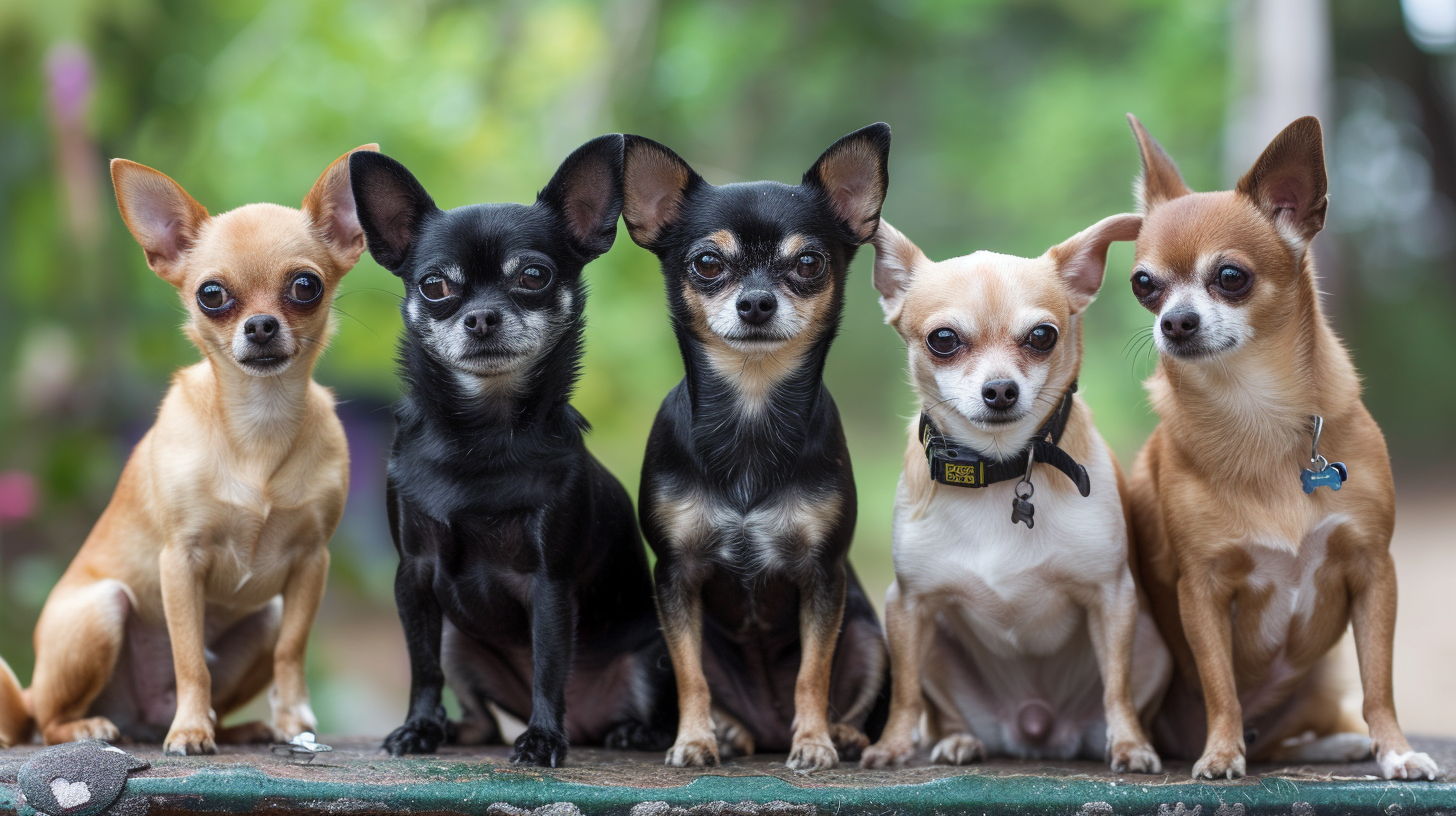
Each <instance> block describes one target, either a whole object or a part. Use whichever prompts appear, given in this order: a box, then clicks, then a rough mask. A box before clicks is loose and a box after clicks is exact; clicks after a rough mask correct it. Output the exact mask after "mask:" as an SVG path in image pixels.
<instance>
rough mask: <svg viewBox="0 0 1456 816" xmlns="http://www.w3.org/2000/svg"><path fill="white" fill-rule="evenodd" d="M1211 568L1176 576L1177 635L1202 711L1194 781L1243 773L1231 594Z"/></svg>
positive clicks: (1241, 713)
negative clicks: (1204, 736)
mask: <svg viewBox="0 0 1456 816" xmlns="http://www.w3.org/2000/svg"><path fill="white" fill-rule="evenodd" d="M1214 573H1216V569H1214V568H1212V567H1205V566H1201V565H1200V567H1198V568H1195V569H1193V570H1188V569H1185V570H1184V571H1183V574H1182V576H1181V577H1179V579H1178V606H1179V609H1180V615H1181V617H1182V619H1183V633H1184V635H1185V636H1186V637H1187V638H1188V646H1189V648H1190V649H1192V651H1193V660H1194V662H1195V663H1197V664H1198V681H1199V684H1200V685H1202V687H1203V702H1204V705H1205V707H1206V708H1207V710H1208V741H1207V742H1206V743H1205V744H1204V746H1203V756H1202V757H1201V758H1200V759H1199V760H1198V762H1196V763H1195V764H1194V765H1193V776H1194V778H1195V779H1218V778H1219V777H1228V778H1229V779H1235V778H1237V777H1240V776H1243V775H1244V767H1245V760H1244V753H1245V745H1244V714H1243V707H1242V706H1241V705H1240V704H1239V694H1238V686H1237V685H1236V683H1235V680H1234V645H1233V622H1232V620H1231V615H1232V608H1231V607H1232V601H1233V599H1232V597H1231V596H1230V591H1229V590H1228V589H1227V588H1224V587H1222V586H1219V585H1217V584H1216V581H1217V578H1216V577H1210V576H1211V575H1213V574H1214Z"/></svg>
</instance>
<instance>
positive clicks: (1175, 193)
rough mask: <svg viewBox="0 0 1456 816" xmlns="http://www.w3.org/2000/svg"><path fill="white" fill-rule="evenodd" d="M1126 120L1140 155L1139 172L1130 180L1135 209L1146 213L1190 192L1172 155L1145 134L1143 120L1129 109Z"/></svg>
mask: <svg viewBox="0 0 1456 816" xmlns="http://www.w3.org/2000/svg"><path fill="white" fill-rule="evenodd" d="M1127 123H1128V124H1129V125H1131V126H1132V135H1133V137H1135V138H1136V139H1137V143H1138V152H1140V153H1141V154H1142V159H1143V172H1142V174H1141V175H1139V176H1138V177H1137V181H1135V182H1133V195H1135V196H1136V197H1137V202H1138V211H1139V212H1141V213H1143V214H1145V215H1146V214H1147V212H1148V211H1149V210H1151V209H1152V208H1153V207H1156V206H1157V205H1159V204H1162V203H1163V202H1164V201H1168V200H1170V199H1174V198H1177V197H1179V196H1185V195H1188V194H1189V193H1191V192H1193V191H1192V190H1190V189H1188V185H1187V184H1184V183H1183V176H1182V175H1181V174H1180V173H1179V172H1178V165H1176V164H1174V163H1173V159H1172V158H1170V157H1169V156H1168V153H1167V152H1166V151H1164V150H1163V146H1162V145H1160V144H1158V140H1157V139H1154V138H1153V137H1152V136H1149V135H1148V132H1147V130H1146V129H1144V128H1143V123H1142V122H1139V121H1138V118H1137V117H1136V116H1133V115H1132V114H1130V113H1129V114H1128V115H1127Z"/></svg>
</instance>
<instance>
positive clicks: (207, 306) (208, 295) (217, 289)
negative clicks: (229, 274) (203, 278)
mask: <svg viewBox="0 0 1456 816" xmlns="http://www.w3.org/2000/svg"><path fill="white" fill-rule="evenodd" d="M197 305H198V306H201V307H202V310H203V311H206V312H221V311H223V310H224V309H226V308H227V307H229V306H231V305H233V296H232V295H230V294H228V290H226V289H224V288H223V286H222V284H220V283H218V282H217V281H208V282H207V283H204V284H202V286H201V287H200V288H199V289H198V290H197Z"/></svg>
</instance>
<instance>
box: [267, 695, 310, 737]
mask: <svg viewBox="0 0 1456 816" xmlns="http://www.w3.org/2000/svg"><path fill="white" fill-rule="evenodd" d="M273 730H275V731H277V732H278V733H279V734H280V735H282V737H283V740H282V741H283V742H287V741H289V740H291V739H293V738H294V737H296V736H298V735H299V734H302V733H303V732H305V731H307V732H309V733H311V734H317V733H318V717H315V716H314V714H313V708H312V707H311V706H310V705H309V704H308V703H301V704H299V705H294V706H289V707H288V708H285V709H281V710H279V711H276V712H274V714H273Z"/></svg>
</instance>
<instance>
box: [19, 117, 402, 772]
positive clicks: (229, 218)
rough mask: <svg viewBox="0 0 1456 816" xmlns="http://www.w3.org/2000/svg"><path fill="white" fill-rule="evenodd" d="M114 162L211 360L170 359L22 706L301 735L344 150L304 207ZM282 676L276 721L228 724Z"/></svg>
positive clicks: (347, 237) (242, 737) (144, 239)
mask: <svg viewBox="0 0 1456 816" xmlns="http://www.w3.org/2000/svg"><path fill="white" fill-rule="evenodd" d="M376 149H378V148H377V146H375V145H367V146H365V147H362V148H359V149H358V151H356V152H371V151H374V150H376ZM111 175H112V180H113V182H114V184H115V187H116V197H117V202H118V203H119V204H120V206H121V215H122V218H123V220H124V221H125V222H126V225H127V227H128V228H129V229H130V230H131V233H132V235H133V236H135V237H136V239H137V242H138V243H140V244H141V245H142V249H143V250H145V252H146V258H147V264H148V265H149V266H150V267H151V268H152V269H153V270H154V271H155V272H156V273H157V274H158V275H159V276H161V277H162V279H163V280H165V281H167V282H168V283H170V284H172V285H173V286H175V287H176V288H177V291H178V293H179V294H180V295H181V296H182V302H183V304H184V306H185V308H186V309H187V315H188V320H187V334H188V336H189V337H190V338H191V339H192V342H193V343H195V344H196V345H197V347H198V348H199V349H201V350H202V353H203V355H204V356H205V357H206V358H207V359H206V360H204V361H203V362H200V363H198V364H196V365H193V366H190V367H188V368H185V369H183V370H182V371H180V372H178V373H177V375H176V376H175V377H174V378H173V380H172V387H171V389H170V390H168V392H167V396H166V398H165V399H164V400H163V401H162V407H161V409H160V410H159V411H158V412H157V421H156V423H155V424H154V425H153V426H152V428H151V429H150V430H149V431H147V433H146V435H145V436H143V437H142V440H141V442H139V443H137V446H136V449H135V450H134V451H133V452H132V455H131V458H130V459H128V460H127V463H126V467H125V469H123V470H122V474H121V481H120V482H119V483H118V484H117V487H116V492H115V494H113V496H112V499H111V503H110V504H109V505H107V507H106V510H105V511H104V512H103V513H102V515H101V518H100V519H99V520H98V521H97V522H96V526H95V528H93V529H92V531H91V535H90V536H89V537H87V539H86V542H85V543H84V544H83V545H82V546H81V551H80V552H79V553H77V555H76V558H75V559H74V560H73V561H72V562H71V565H70V567H69V568H67V570H66V572H65V574H64V575H62V576H61V580H60V582H59V583H58V584H57V585H56V587H55V589H54V590H52V591H51V594H50V597H49V598H47V600H46V604H45V608H44V609H43V610H42V611H41V616H40V621H39V622H38V623H37V625H36V630H35V647H36V667H35V675H34V679H33V682H32V684H31V687H30V688H29V689H28V691H27V695H26V697H27V705H26V712H25V713H26V714H27V715H33V717H34V720H35V722H36V724H38V725H39V727H40V730H41V735H42V736H43V737H44V739H45V741H46V742H47V743H57V742H68V741H71V740H80V739H88V738H99V739H108V740H114V739H117V738H118V737H122V736H125V737H128V738H131V739H137V740H147V741H153V740H157V739H160V738H163V737H165V738H164V748H165V750H166V751H167V752H168V753H178V754H197V753H212V752H213V751H214V750H215V749H216V744H217V743H218V742H240V741H257V740H262V741H267V740H271V739H290V738H292V737H293V736H295V735H297V734H298V733H300V732H302V731H313V730H316V729H317V727H318V724H317V722H316V721H315V719H314V715H313V711H312V710H311V709H310V707H309V700H308V689H307V687H306V686H305V684H304V675H303V663H304V647H305V645H306V644H307V640H308V633H309V629H310V627H311V626H312V625H313V619H314V615H315V614H316V613H317V611H318V607H319V602H320V601H321V600H322V598H323V594H324V584H325V581H326V579H327V576H328V567H329V553H328V550H327V549H326V547H327V545H328V542H329V539H330V538H331V537H332V536H333V534H334V528H335V527H337V526H338V523H339V519H340V517H341V516H342V514H343V511H344V499H345V496H346V494H347V493H348V487H349V450H348V445H347V443H346V441H345V438H344V429H343V426H342V425H341V424H340V423H339V420H338V417H337V416H335V414H334V400H333V396H332V395H331V394H330V393H329V392H328V391H327V390H326V389H324V388H322V387H320V386H319V385H318V384H317V383H315V382H314V381H313V379H312V375H313V366H314V363H315V361H317V360H318V357H319V355H320V354H321V353H322V352H323V349H324V346H325V345H326V344H327V342H328V339H329V333H330V312H329V304H330V302H331V301H332V300H333V296H334V293H335V291H336V290H337V287H338V283H339V280H340V278H342V277H343V276H344V273H346V272H348V271H349V270H350V269H351V268H352V267H353V266H354V263H355V262H356V261H358V259H359V256H360V254H361V253H362V252H363V251H364V233H363V231H362V230H361V229H360V228H359V222H358V219H357V218H356V217H355V211H354V197H353V193H352V191H351V189H350V186H349V162H348V157H347V156H345V157H342V158H340V159H338V160H337V161H335V162H334V163H333V164H331V165H330V166H329V168H328V169H327V170H325V171H324V173H323V175H322V176H320V177H319V179H318V182H317V183H316V184H315V185H314V187H313V189H312V191H310V192H309V194H308V197H307V198H305V199H304V202H303V209H302V210H294V209H290V208H287V207H280V206H277V205H273V204H249V205H247V206H245V207H240V208H238V209H236V210H233V211H231V212H226V213H223V214H221V215H217V216H209V215H208V213H207V210H206V209H205V208H203V206H202V205H201V204H198V203H197V202H196V201H194V200H193V199H192V197H191V196H189V195H187V193H186V192H185V191H184V190H183V189H182V188H181V187H180V186H179V185H178V184H177V183H176V182H174V181H172V180H171V179H170V178H167V177H166V176H164V175H162V174H161V173H159V172H157V171H155V170H152V169H150V168H147V167H143V166H142V165H139V164H136V163H134V162H129V161H125V160H123V159H117V160H115V161H113V162H112V165H111ZM270 681H271V682H272V684H273V691H272V694H271V695H270V701H271V702H272V707H273V719H272V723H271V725H264V724H262V723H251V724H248V725H243V726H237V727H234V728H228V729H221V730H219V729H218V721H219V720H220V719H221V718H222V717H225V716H227V714H228V712H230V711H233V710H235V709H237V708H239V707H241V706H242V705H243V704H244V703H246V702H247V701H248V700H250V699H252V698H253V697H254V696H256V695H257V694H258V692H260V691H262V690H263V689H264V688H267V687H268V684H269V683H270ZM7 688H8V689H10V692H9V693H7V692H6V691H5V689H7ZM15 688H16V684H15V683H14V682H13V676H11V675H10V674H9V672H8V670H6V671H4V672H0V709H8V710H9V712H10V713H8V714H3V715H0V743H4V742H15V741H18V740H20V739H24V738H26V736H27V735H26V731H27V730H28V722H27V721H26V720H28V718H29V717H28V716H27V717H25V719H22V718H21V717H19V716H18V715H17V712H16V708H15V706H14V704H13V701H14V699H15V697H14V694H13V692H14V689H15ZM7 723H8V725H7ZM17 724H18V725H19V727H18V728H17Z"/></svg>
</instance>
